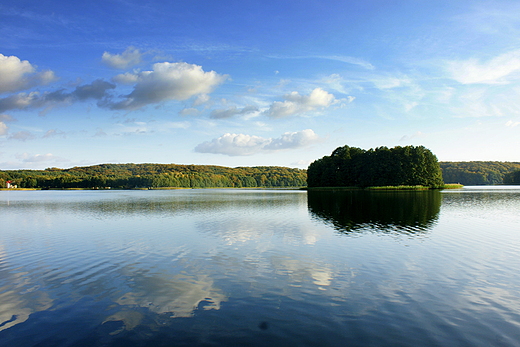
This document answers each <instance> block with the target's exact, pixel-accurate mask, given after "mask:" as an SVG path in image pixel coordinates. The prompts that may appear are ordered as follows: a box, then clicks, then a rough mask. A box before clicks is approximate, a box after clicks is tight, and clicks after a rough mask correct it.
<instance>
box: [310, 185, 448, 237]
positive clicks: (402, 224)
mask: <svg viewBox="0 0 520 347" xmlns="http://www.w3.org/2000/svg"><path fill="white" fill-rule="evenodd" d="M308 206H309V211H310V212H311V213H312V214H313V215H314V216H316V217H318V218H319V219H322V220H325V221H327V222H330V223H332V224H333V225H334V227H335V228H336V229H337V230H339V231H341V232H352V231H356V230H359V229H363V228H375V229H378V230H382V231H398V232H405V233H417V232H423V231H426V230H428V229H429V228H431V226H432V225H433V224H434V223H435V221H436V219H437V217H438V215H439V211H440V206H441V195H440V192H439V191H370V190H368V191H367V190H350V191H348V190H337V191H312V190H311V191H309V192H308Z"/></svg>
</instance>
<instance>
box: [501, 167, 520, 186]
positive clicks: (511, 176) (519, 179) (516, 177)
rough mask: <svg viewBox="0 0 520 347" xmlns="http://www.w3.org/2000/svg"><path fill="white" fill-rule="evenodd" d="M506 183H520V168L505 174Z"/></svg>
mask: <svg viewBox="0 0 520 347" xmlns="http://www.w3.org/2000/svg"><path fill="white" fill-rule="evenodd" d="M504 184H520V170H518V171H513V172H510V173H508V174H506V175H504Z"/></svg>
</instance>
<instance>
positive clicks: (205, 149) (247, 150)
mask: <svg viewBox="0 0 520 347" xmlns="http://www.w3.org/2000/svg"><path fill="white" fill-rule="evenodd" d="M270 142H271V140H270V139H265V138H263V137H260V136H251V135H244V134H230V133H227V134H224V135H222V136H221V137H219V138H217V139H213V140H211V141H207V142H203V143H201V144H199V145H198V146H197V147H195V152H200V153H214V154H226V155H229V156H242V155H253V154H257V153H259V152H260V151H262V148H263V147H265V146H266V145H267V144H269V143H270Z"/></svg>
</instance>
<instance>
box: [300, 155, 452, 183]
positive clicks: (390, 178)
mask: <svg viewBox="0 0 520 347" xmlns="http://www.w3.org/2000/svg"><path fill="white" fill-rule="evenodd" d="M307 184H308V186H309V187H374V186H401V185H405V186H424V187H430V188H439V187H442V186H443V185H444V182H443V180H442V172H441V169H440V167H439V163H438V161H437V157H435V155H433V153H432V152H431V151H430V150H428V149H427V148H425V147H423V146H418V147H414V146H406V147H394V148H391V149H389V148H387V147H378V148H376V149H370V150H368V151H366V150H363V149H360V148H355V147H349V146H343V147H338V148H336V149H335V150H334V151H333V152H332V154H331V155H330V156H325V157H323V158H321V159H318V160H316V161H314V162H313V163H311V165H310V166H309V168H308V170H307Z"/></svg>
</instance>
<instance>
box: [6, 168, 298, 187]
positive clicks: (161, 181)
mask: <svg viewBox="0 0 520 347" xmlns="http://www.w3.org/2000/svg"><path fill="white" fill-rule="evenodd" d="M7 181H11V183H12V184H15V185H17V186H18V187H19V188H43V189H46V188H108V187H110V188H119V189H130V188H160V187H172V188H175V187H177V188H218V187H236V188H241V187H302V186H306V185H307V173H306V170H301V169H294V168H287V167H279V166H257V167H237V168H229V167H224V166H212V165H177V164H101V165H94V166H85V167H73V168H70V169H59V168H48V169H45V170H3V171H0V185H1V187H5V186H6V182H7Z"/></svg>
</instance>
